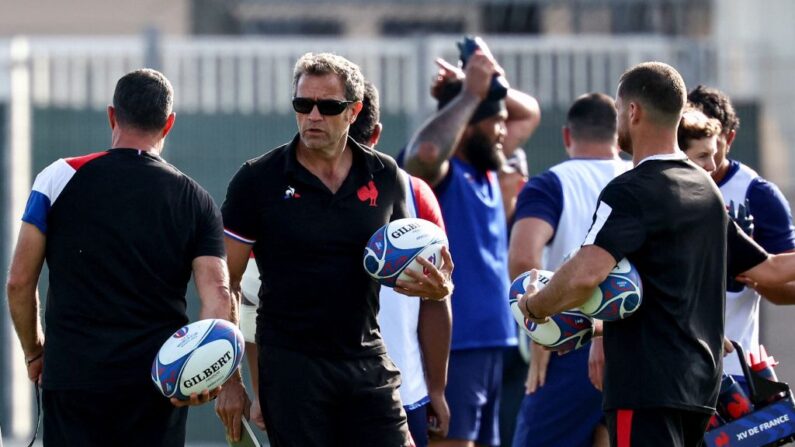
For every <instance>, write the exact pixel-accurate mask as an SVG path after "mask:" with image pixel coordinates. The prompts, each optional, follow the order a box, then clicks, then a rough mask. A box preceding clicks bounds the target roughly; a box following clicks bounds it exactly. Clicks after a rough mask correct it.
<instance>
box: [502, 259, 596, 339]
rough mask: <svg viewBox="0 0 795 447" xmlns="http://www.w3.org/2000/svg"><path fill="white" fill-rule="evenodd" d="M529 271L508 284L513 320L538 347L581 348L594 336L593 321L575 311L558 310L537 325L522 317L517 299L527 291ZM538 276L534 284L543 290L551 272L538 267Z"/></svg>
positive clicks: (550, 276)
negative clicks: (509, 285) (557, 312)
mask: <svg viewBox="0 0 795 447" xmlns="http://www.w3.org/2000/svg"><path fill="white" fill-rule="evenodd" d="M530 273H531V272H525V273H522V274H521V275H519V276H518V277H517V278H516V279H515V280H514V281H513V283H512V284H511V288H510V291H509V294H510V296H509V301H510V306H511V313H512V314H513V318H514V320H516V323H517V324H519V327H521V328H522V329H523V330H524V331H525V332H527V334H528V335H529V336H530V338H532V339H533V341H535V342H536V343H538V344H539V345H541V346H546V347H549V348H555V349H557V350H561V351H570V350H574V349H577V348H580V347H582V346H583V345H585V344H587V343H588V342H589V341H591V338H592V337H593V320H592V319H591V318H590V317H589V316H587V315H585V314H583V313H582V312H579V311H576V310H569V311H564V312H561V313H559V314H557V315H553V316H551V317H549V320H548V321H547V322H545V323H541V324H537V323H535V322H533V321H530V320H528V319H526V318H525V317H524V314H522V310H521V309H520V308H519V298H520V297H521V296H522V295H524V294H525V293H526V292H527V288H528V287H529V286H530V284H531V283H530ZM537 273H538V277H537V280H536V283H535V286H536V288H537V289H538V290H541V289H543V288H544V287H545V286H546V285H547V284H549V281H550V279H552V275H553V273H552V272H549V271H546V270H537Z"/></svg>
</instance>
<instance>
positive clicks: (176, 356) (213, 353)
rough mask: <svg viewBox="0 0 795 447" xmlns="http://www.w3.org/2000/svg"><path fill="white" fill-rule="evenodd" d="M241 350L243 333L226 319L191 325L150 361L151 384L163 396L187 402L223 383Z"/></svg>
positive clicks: (178, 333) (168, 340) (165, 345)
mask: <svg viewBox="0 0 795 447" xmlns="http://www.w3.org/2000/svg"><path fill="white" fill-rule="evenodd" d="M244 349H245V347H244V342H243V334H241V333H240V330H238V328H237V326H235V325H234V324H232V323H231V322H229V321H227V320H222V319H207V320H200V321H197V322H195V323H191V324H189V325H187V326H184V327H183V328H181V329H180V330H178V331H177V332H175V333H174V334H173V335H172V336H171V337H169V338H168V339H167V340H166V341H165V343H163V346H162V347H161V348H160V351H158V353H157V356H155V359H154V361H153V362H152V381H153V382H154V383H155V385H156V386H157V388H158V389H159V390H160V392H161V393H163V395H164V396H166V397H176V398H177V399H180V400H187V399H189V398H190V395H191V394H192V393H197V394H199V393H201V392H203V391H204V390H212V389H215V388H217V387H218V386H220V385H222V384H223V383H224V382H226V380H227V379H229V377H230V376H231V375H232V374H233V373H234V372H235V370H236V369H237V367H238V366H239V365H240V361H241V360H242V359H243V352H244Z"/></svg>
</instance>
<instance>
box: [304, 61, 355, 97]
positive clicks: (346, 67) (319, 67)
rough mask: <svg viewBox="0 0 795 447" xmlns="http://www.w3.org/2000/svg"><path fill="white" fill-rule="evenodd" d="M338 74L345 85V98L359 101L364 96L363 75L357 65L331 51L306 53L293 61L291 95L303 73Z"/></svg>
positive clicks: (316, 74)
mask: <svg viewBox="0 0 795 447" xmlns="http://www.w3.org/2000/svg"><path fill="white" fill-rule="evenodd" d="M327 74H335V75H337V76H339V78H340V80H341V81H342V84H343V86H344V87H345V99H347V100H348V101H361V100H362V98H363V97H364V76H363V75H362V71H361V70H360V69H359V66H358V65H356V64H354V63H353V62H351V61H349V60H348V59H345V58H344V57H342V56H338V55H336V54H331V53H306V54H304V55H303V56H301V57H300V58H299V59H298V61H297V62H296V63H295V69H294V70H293V96H295V94H296V90H297V88H298V80H299V79H301V76H303V75H313V76H323V75H327Z"/></svg>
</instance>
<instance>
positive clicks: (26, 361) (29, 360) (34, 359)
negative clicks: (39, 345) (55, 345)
mask: <svg viewBox="0 0 795 447" xmlns="http://www.w3.org/2000/svg"><path fill="white" fill-rule="evenodd" d="M43 355H44V350H43V349H42V350H41V352H39V353H38V354H36V355H34V356H33V357H31V358H29V359H28V358H26V359H25V366H30V364H31V363H33V362H35V361H36V360H38V359H40V358H41V356H43Z"/></svg>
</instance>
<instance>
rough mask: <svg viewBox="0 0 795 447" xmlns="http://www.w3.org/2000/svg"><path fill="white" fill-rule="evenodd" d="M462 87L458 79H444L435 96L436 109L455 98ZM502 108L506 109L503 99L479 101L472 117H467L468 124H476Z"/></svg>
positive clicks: (440, 108)
mask: <svg viewBox="0 0 795 447" xmlns="http://www.w3.org/2000/svg"><path fill="white" fill-rule="evenodd" d="M463 88H464V83H463V81H461V80H459V79H454V80H448V81H445V82H444V84H442V87H441V88H440V89H439V93H438V96H437V98H436V100H437V104H436V109H437V110H442V109H443V108H444V107H445V106H446V105H447V104H449V103H450V102H451V101H452V100H453V99H455V98H456V97H457V96H458V94H459V93H461V90H462V89H463ZM503 110H506V108H505V99H497V100H495V99H489V98H486V99H484V100H482V101H480V104H478V108H477V109H475V111H474V112H473V113H472V117H471V118H470V119H469V123H468V124H477V123H479V122H480V121H483V120H485V119H487V118H491V117H492V116H494V115H497V114H498V113H500V112H502V111H503Z"/></svg>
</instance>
